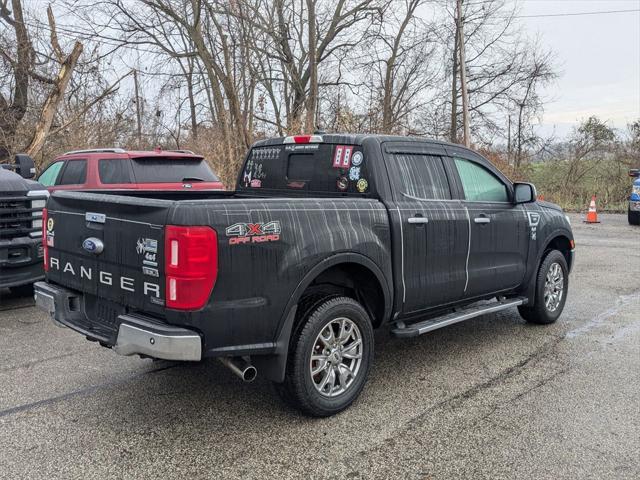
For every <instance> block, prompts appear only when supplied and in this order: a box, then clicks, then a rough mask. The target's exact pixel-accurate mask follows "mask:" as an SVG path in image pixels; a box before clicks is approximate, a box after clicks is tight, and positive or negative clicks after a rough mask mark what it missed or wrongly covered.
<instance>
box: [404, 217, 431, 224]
mask: <svg viewBox="0 0 640 480" xmlns="http://www.w3.org/2000/svg"><path fill="white" fill-rule="evenodd" d="M408 222H409V223H429V219H428V218H426V217H409V220H408Z"/></svg>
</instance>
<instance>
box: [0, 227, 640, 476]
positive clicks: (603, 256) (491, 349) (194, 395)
mask: <svg viewBox="0 0 640 480" xmlns="http://www.w3.org/2000/svg"><path fill="white" fill-rule="evenodd" d="M601 220H602V223H601V224H599V225H585V224H582V223H581V222H580V217H579V216H578V215H573V216H572V223H573V226H574V233H575V237H576V244H577V247H576V248H577V256H576V258H577V261H576V266H575V269H574V271H573V274H572V276H571V279H570V287H569V288H570V291H569V292H570V293H569V297H568V301H567V305H566V308H565V311H564V313H563V315H562V316H561V317H560V320H559V321H558V323H556V324H554V325H551V326H546V327H541V326H533V325H528V324H526V323H525V322H524V321H523V320H522V319H521V318H520V317H519V315H518V313H517V311H516V310H515V309H514V310H513V311H507V312H501V313H498V314H493V315H488V316H485V317H481V318H478V319H475V320H471V321H469V322H466V323H462V324H458V325H454V326H452V327H449V328H447V329H443V330H439V331H436V332H432V333H431V334H427V335H424V336H422V337H418V338H415V339H409V340H400V339H396V338H393V337H391V336H389V335H388V333H387V332H385V331H380V332H378V333H377V335H376V356H375V365H374V368H373V371H372V374H371V376H370V379H369V383H368V385H367V387H366V388H365V390H364V392H363V394H362V395H361V396H360V398H359V399H358V401H357V402H356V403H355V404H354V405H353V406H352V407H351V408H350V409H349V410H347V411H345V412H343V413H341V414H339V415H337V416H335V417H333V418H329V419H310V418H306V417H303V416H302V415H300V414H298V413H296V412H294V411H292V410H289V409H288V408H287V407H285V406H283V404H282V403H281V402H280V400H279V398H278V397H277V395H276V393H275V391H274V390H273V389H272V387H271V385H270V384H269V383H268V382H267V381H266V380H264V379H261V378H260V377H259V378H258V379H257V380H256V381H255V382H254V383H253V384H243V383H241V382H240V381H239V380H238V379H237V378H236V377H235V376H233V375H232V374H231V373H230V372H229V371H228V370H226V369H225V368H224V367H223V366H222V365H221V364H219V363H218V362H216V361H208V362H205V363H202V364H177V363H171V362H153V361H151V360H141V359H139V358H132V357H120V356H118V355H116V354H114V353H113V352H111V351H109V350H107V349H104V348H101V347H99V346H98V345H96V344H94V343H90V342H87V341H85V340H84V338H83V337H82V336H81V335H78V334H76V333H74V332H72V331H70V330H68V329H61V328H57V327H56V326H54V325H53V324H52V323H51V322H50V321H49V320H48V318H47V316H46V315H45V314H44V313H42V312H41V311H39V310H37V309H36V308H35V307H34V306H33V302H32V300H31V299H29V298H13V297H11V296H10V295H9V293H8V292H6V291H5V292H0V477H1V478H95V477H98V478H107V477H109V478H150V477H158V478H300V477H305V478H307V477H313V478H350V479H356V478H416V479H417V478H424V479H431V478H438V479H452V478H473V479H479V478H491V479H497V478H518V479H523V478H535V479H547V478H549V479H550V478H554V479H556V478H571V479H576V478H580V479H585V478H594V479H604V478H615V479H623V478H629V479H637V478H640V454H639V453H638V452H640V433H639V432H640V283H638V278H639V277H638V276H639V274H640V229H639V228H633V227H630V226H628V225H627V221H626V216H623V215H601Z"/></svg>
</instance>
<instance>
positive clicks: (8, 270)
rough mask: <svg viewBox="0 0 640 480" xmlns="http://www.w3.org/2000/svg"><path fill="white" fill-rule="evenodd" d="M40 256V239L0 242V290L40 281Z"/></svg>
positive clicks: (18, 239)
mask: <svg viewBox="0 0 640 480" xmlns="http://www.w3.org/2000/svg"><path fill="white" fill-rule="evenodd" d="M42 255H43V254H42V241H41V239H40V238H28V237H24V238H14V239H11V240H0V288H6V287H18V286H20V285H27V284H29V283H33V282H36V281H38V280H42V279H43V278H44V267H43V262H42Z"/></svg>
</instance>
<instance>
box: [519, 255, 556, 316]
mask: <svg viewBox="0 0 640 480" xmlns="http://www.w3.org/2000/svg"><path fill="white" fill-rule="evenodd" d="M535 282H536V286H535V287H536V299H535V303H534V304H533V305H527V306H521V307H518V311H519V312H520V315H521V316H522V318H524V319H525V320H526V321H527V322H531V323H540V324H548V323H553V322H555V321H556V320H557V319H558V317H559V316H560V314H561V313H562V310H563V309H564V304H565V302H566V301H567V290H568V288H569V268H568V266H567V260H566V259H565V258H564V255H563V254H562V252H560V251H558V250H552V251H550V252H549V253H548V254H547V256H546V257H545V258H544V260H543V261H542V263H541V264H540V268H539V269H538V274H537V276H536V277H535Z"/></svg>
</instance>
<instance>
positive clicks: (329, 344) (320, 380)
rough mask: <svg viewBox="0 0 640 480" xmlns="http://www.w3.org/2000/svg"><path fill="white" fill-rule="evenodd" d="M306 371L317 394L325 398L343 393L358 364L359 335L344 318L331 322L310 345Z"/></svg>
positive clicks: (354, 377)
mask: <svg viewBox="0 0 640 480" xmlns="http://www.w3.org/2000/svg"><path fill="white" fill-rule="evenodd" d="M312 348H313V351H312V352H311V362H310V364H309V369H310V371H311V379H312V380H313V384H314V386H315V387H316V390H318V392H319V393H320V394H321V395H323V396H325V397H335V396H337V395H340V394H342V393H344V392H345V391H346V390H347V389H348V388H349V387H350V386H351V385H352V384H353V382H354V380H355V379H356V376H357V375H358V371H359V370H360V365H361V364H362V334H361V333H360V329H359V328H358V326H357V325H356V324H355V323H354V322H353V321H351V320H349V319H348V318H345V317H339V318H335V319H333V320H331V321H330V322H329V323H328V324H326V325H325V326H324V328H323V329H322V330H321V331H320V333H319V334H318V336H317V337H316V340H315V342H313V347H312Z"/></svg>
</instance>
